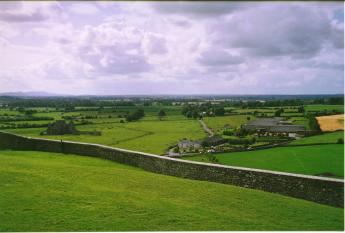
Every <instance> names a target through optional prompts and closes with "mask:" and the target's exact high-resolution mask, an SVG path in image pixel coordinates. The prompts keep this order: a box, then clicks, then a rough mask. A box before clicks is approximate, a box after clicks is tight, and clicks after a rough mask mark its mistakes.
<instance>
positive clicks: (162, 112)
mask: <svg viewBox="0 0 345 233" xmlns="http://www.w3.org/2000/svg"><path fill="white" fill-rule="evenodd" d="M166 115H167V114H166V113H165V111H164V110H163V109H161V110H159V112H158V118H159V120H160V121H161V120H162V119H163V118H164V117H165V116H166Z"/></svg>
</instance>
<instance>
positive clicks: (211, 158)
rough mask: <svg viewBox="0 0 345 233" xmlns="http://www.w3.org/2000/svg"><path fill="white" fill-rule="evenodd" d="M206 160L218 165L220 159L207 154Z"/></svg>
mask: <svg viewBox="0 0 345 233" xmlns="http://www.w3.org/2000/svg"><path fill="white" fill-rule="evenodd" d="M206 158H207V159H208V160H209V161H210V162H211V163H218V162H219V161H218V159H217V157H216V156H214V155H213V154H206Z"/></svg>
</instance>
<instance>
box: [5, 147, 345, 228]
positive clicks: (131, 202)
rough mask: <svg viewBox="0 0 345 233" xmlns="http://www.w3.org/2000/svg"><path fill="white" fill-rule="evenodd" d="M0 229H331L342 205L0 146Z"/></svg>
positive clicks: (339, 220) (336, 225)
mask: <svg viewBox="0 0 345 233" xmlns="http://www.w3.org/2000/svg"><path fill="white" fill-rule="evenodd" d="M0 164H1V166H0V186H1V192H0V209H1V211H0V219H1V221H0V231H2V232H3V231H17V232H18V231H19V232H20V231H148V230H151V231H154V230H156V231H168V230H175V231H178V230H179V231H181V230H184V231H187V230H190V231H191V230H194V231H196V230H200V231H201V230H209V231H210V230H338V231H341V230H343V229H344V225H343V224H344V223H343V218H344V212H343V209H340V208H334V207H329V206H325V205H320V204H316V203H313V202H308V201H304V200H299V199H294V198H290V197H286V196H281V195H277V194H272V193H267V192H262V191H257V190H251V189H245V188H240V187H235V186H231V185H224V184H217V183H212V182H204V181H193V180H188V179H182V178H176V177H170V176H164V175H159V174H154V173H149V172H145V171H143V170H141V169H138V168H134V167H129V166H126V165H121V164H118V163H114V162H110V161H106V160H101V159H97V158H89V157H81V156H73V155H63V154H55V153H43V152H30V151H26V152H20V151H0Z"/></svg>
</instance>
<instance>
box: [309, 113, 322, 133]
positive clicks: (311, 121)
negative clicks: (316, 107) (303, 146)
mask: <svg viewBox="0 0 345 233" xmlns="http://www.w3.org/2000/svg"><path fill="white" fill-rule="evenodd" d="M309 128H310V129H311V130H315V131H317V132H321V128H320V125H319V123H318V122H317V120H316V118H315V117H314V116H310V117H309Z"/></svg>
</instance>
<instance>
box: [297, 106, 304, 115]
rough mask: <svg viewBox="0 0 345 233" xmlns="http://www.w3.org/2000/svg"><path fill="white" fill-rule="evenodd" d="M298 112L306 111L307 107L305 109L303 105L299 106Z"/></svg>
mask: <svg viewBox="0 0 345 233" xmlns="http://www.w3.org/2000/svg"><path fill="white" fill-rule="evenodd" d="M298 112H299V113H304V112H305V109H304V107H303V105H302V106H300V107H298Z"/></svg>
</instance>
